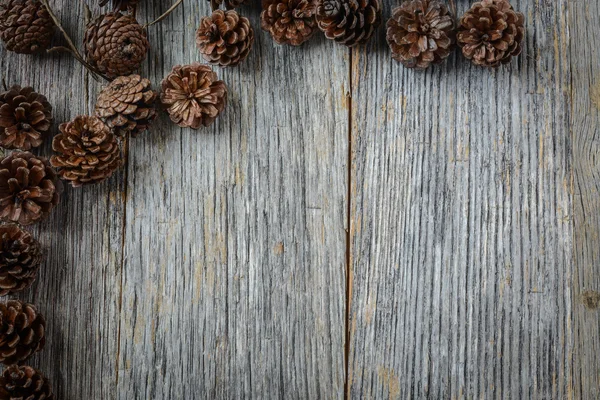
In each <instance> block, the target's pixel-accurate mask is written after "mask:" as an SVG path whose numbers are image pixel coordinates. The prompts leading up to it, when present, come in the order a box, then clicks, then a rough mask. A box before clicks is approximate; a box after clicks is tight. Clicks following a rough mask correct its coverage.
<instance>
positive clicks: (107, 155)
mask: <svg viewBox="0 0 600 400" xmlns="http://www.w3.org/2000/svg"><path fill="white" fill-rule="evenodd" d="M59 129H60V132H61V133H59V134H58V135H56V136H55V137H54V140H53V141H52V149H53V150H54V151H55V152H57V153H58V154H56V155H53V156H52V157H51V158H50V162H51V163H52V165H53V166H55V167H56V168H57V169H58V174H59V175H60V177H61V178H62V179H64V180H66V181H69V182H70V183H71V185H73V187H79V186H81V185H84V184H91V183H98V182H102V181H103V180H105V179H107V178H109V177H110V176H111V175H112V174H113V172H115V171H116V170H117V169H118V168H119V167H120V166H121V151H120V149H119V143H118V141H117V138H116V136H115V135H114V134H113V133H112V132H111V130H110V129H109V127H108V126H106V125H105V124H104V123H103V122H102V121H101V120H100V119H98V118H96V117H90V116H87V115H80V116H78V117H76V118H75V119H74V120H73V121H71V122H67V123H64V124H61V125H60V127H59Z"/></svg>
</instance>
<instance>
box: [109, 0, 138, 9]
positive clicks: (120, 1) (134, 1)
mask: <svg viewBox="0 0 600 400" xmlns="http://www.w3.org/2000/svg"><path fill="white" fill-rule="evenodd" d="M109 2H111V3H112V7H113V10H114V11H128V10H129V11H134V10H135V9H136V7H137V5H138V3H139V2H140V0H112V1H111V0H100V7H104V6H105V5H107V4H108V3H109Z"/></svg>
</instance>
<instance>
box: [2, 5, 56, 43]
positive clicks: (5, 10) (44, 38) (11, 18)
mask: <svg viewBox="0 0 600 400" xmlns="http://www.w3.org/2000/svg"><path fill="white" fill-rule="evenodd" d="M53 30H54V22H53V21H52V18H50V14H48V10H47V9H46V7H44V6H43V5H42V3H40V2H39V1H38V0H0V39H2V41H3V42H4V45H5V46H6V50H8V51H14V52H15V53H21V54H33V53H38V52H41V51H44V50H46V49H48V48H49V47H50V42H51V41H52V33H53Z"/></svg>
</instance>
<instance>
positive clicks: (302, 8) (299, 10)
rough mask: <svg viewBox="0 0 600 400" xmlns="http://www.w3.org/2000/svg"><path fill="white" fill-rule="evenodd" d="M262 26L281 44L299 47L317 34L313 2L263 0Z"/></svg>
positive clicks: (304, 0) (302, 0) (303, 0)
mask: <svg viewBox="0 0 600 400" xmlns="http://www.w3.org/2000/svg"><path fill="white" fill-rule="evenodd" d="M262 8H263V11H262V13H261V14H260V25H261V27H262V29H263V30H264V31H267V32H269V33H270V34H271V36H272V37H273V39H274V40H275V41H276V42H277V43H279V44H291V45H292V46H299V45H301V44H302V43H304V42H306V41H307V40H308V39H310V37H311V36H312V35H313V34H314V33H315V32H316V30H317V29H316V27H317V21H316V20H315V7H314V3H313V2H312V0H263V3H262Z"/></svg>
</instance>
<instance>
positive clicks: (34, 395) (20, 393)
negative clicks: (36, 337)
mask: <svg viewBox="0 0 600 400" xmlns="http://www.w3.org/2000/svg"><path fill="white" fill-rule="evenodd" d="M0 399H2V400H53V399H54V394H53V393H52V386H50V382H49V381H48V379H47V378H46V377H45V376H44V375H42V373H41V372H40V371H38V370H36V369H34V368H31V367H28V366H18V365H11V366H10V367H8V368H6V369H5V370H4V372H3V373H2V375H0Z"/></svg>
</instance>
